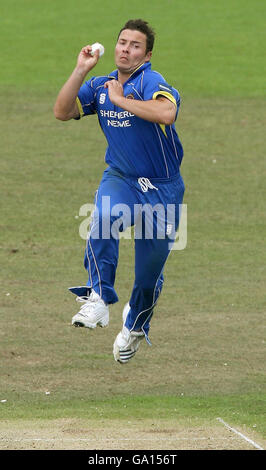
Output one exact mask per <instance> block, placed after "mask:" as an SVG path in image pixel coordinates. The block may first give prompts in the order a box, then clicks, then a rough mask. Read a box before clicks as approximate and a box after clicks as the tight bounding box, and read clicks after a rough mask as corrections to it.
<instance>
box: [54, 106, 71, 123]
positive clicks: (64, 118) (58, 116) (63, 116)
mask: <svg viewBox="0 0 266 470" xmlns="http://www.w3.org/2000/svg"><path fill="white" fill-rule="evenodd" d="M54 117H55V118H56V119H58V120H59V121H68V120H69V119H70V118H69V116H67V115H66V114H64V113H62V111H59V110H58V109H56V108H54Z"/></svg>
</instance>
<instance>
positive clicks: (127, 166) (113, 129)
mask: <svg viewBox="0 0 266 470" xmlns="http://www.w3.org/2000/svg"><path fill="white" fill-rule="evenodd" d="M117 78H118V71H117V70H115V71H114V72H112V73H111V74H110V75H106V76H101V77H92V78H91V79H90V80H88V81H86V82H85V83H84V84H83V85H82V86H81V88H80V90H79V93H78V97H77V103H78V106H79V111H80V117H83V116H87V115H90V114H97V115H98V120H99V123H100V126H101V128H102V130H103V133H104V135H105V137H106V140H107V143H108V147H107V150H106V155H105V161H106V163H107V164H108V165H109V166H110V167H111V168H113V169H115V170H117V171H119V172H120V173H122V174H124V175H125V176H132V177H142V176H143V177H146V178H171V177H173V176H175V175H178V173H179V166H180V164H181V161H182V158H183V148H182V145H181V142H180V140H179V137H178V134H177V132H176V129H175V125H174V124H172V125H170V126H165V125H162V124H157V123H153V122H150V121H146V120H144V119H141V118H139V117H137V116H135V115H134V114H132V113H130V112H128V111H125V110H124V109H122V108H119V107H118V106H115V105H114V104H113V103H112V102H111V101H110V99H109V96H108V88H104V84H105V82H106V81H108V80H111V79H116V80H117ZM123 88H124V96H125V97H126V98H128V99H135V100H144V101H146V100H151V99H156V98H157V96H159V95H160V96H161V95H162V96H165V97H167V98H168V99H169V100H171V101H172V102H173V103H174V104H175V105H176V117H177V114H178V110H179V106H180V96H179V93H178V91H177V90H176V89H175V88H173V87H171V86H170V85H168V83H167V82H166V81H165V79H164V78H163V76H162V75H161V74H159V73H158V72H156V71H154V70H152V69H151V63H150V62H146V63H144V64H143V65H142V66H140V67H139V68H138V69H137V70H136V71H135V72H134V73H133V74H132V75H131V76H130V77H129V79H128V80H127V81H126V82H125V83H124V85H123Z"/></svg>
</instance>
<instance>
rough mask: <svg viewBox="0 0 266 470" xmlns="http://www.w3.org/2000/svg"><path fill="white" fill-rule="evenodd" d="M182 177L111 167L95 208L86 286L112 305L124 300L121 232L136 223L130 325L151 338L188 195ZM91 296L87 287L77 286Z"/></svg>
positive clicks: (101, 183)
mask: <svg viewBox="0 0 266 470" xmlns="http://www.w3.org/2000/svg"><path fill="white" fill-rule="evenodd" d="M184 190H185V187H184V183H183V179H182V176H181V175H180V174H178V175H177V176H176V177H173V178H172V179H169V178H167V179H166V178H151V179H147V178H133V177H127V176H124V175H122V174H121V173H119V172H118V171H117V170H114V169H111V168H110V167H108V168H107V169H106V170H105V171H104V173H103V177H102V180H101V182H100V185H99V188H98V190H97V192H96V195H95V210H94V213H93V217H92V223H91V226H90V231H89V233H88V237H87V243H86V250H85V258H84V266H85V268H86V270H87V271H88V275H89V278H88V283H87V286H86V288H87V289H89V288H93V289H94V290H95V292H97V294H99V295H100V297H101V298H102V299H103V300H104V301H105V302H106V303H108V304H112V303H115V302H117V301H118V296H117V294H116V291H115V288H114V284H115V275H116V269H117V264H118V253H119V233H120V232H122V231H124V230H126V229H127V228H128V227H131V226H133V225H134V229H135V233H134V243H135V281H134V286H133V290H132V293H131V297H130V301H129V305H130V311H129V314H128V316H127V320H126V326H127V328H128V329H129V330H139V329H141V330H142V331H143V332H144V333H145V336H146V339H147V341H148V342H149V339H148V332H149V327H150V319H151V317H152V314H153V308H154V306H155V304H156V302H157V300H158V297H159V295H160V292H161V290H162V286H163V280H164V278H163V269H164V265H165V262H166V260H167V257H168V255H169V253H170V250H171V243H173V242H174V238H175V233H176V230H177V228H178V224H179V213H180V211H179V205H180V204H182V201H183V195H184ZM70 290H71V291H72V292H74V293H76V294H77V295H87V294H86V292H85V291H84V287H80V288H72V289H70Z"/></svg>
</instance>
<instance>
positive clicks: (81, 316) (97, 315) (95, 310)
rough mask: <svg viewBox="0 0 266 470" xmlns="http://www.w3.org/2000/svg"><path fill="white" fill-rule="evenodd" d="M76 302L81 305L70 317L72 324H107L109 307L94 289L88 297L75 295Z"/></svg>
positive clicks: (88, 326) (94, 325)
mask: <svg viewBox="0 0 266 470" xmlns="http://www.w3.org/2000/svg"><path fill="white" fill-rule="evenodd" d="M76 300H77V302H82V303H83V305H82V307H81V309H80V311H79V312H78V313H77V314H76V315H74V317H73V318H72V325H74V326H85V327H86V328H96V326H97V325H98V326H101V327H104V326H107V325H108V323H109V307H108V305H107V304H106V303H105V302H104V301H103V300H102V299H101V297H100V296H99V295H98V294H97V293H96V292H95V291H94V290H92V291H91V294H90V295H89V297H77V298H76Z"/></svg>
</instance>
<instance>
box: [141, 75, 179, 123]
mask: <svg viewBox="0 0 266 470" xmlns="http://www.w3.org/2000/svg"><path fill="white" fill-rule="evenodd" d="M158 96H164V97H165V98H167V99H169V100H170V101H171V102H172V103H173V104H174V105H175V106H176V117H177V114H178V110H179V106H180V95H179V93H178V91H177V90H176V89H175V88H173V87H172V86H171V85H169V84H168V83H167V82H166V81H165V80H164V78H163V77H162V75H160V74H159V73H156V72H154V73H152V74H147V76H146V77H145V79H144V83H143V99H144V100H145V101H146V100H155V99H156V98H157V97H158Z"/></svg>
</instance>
